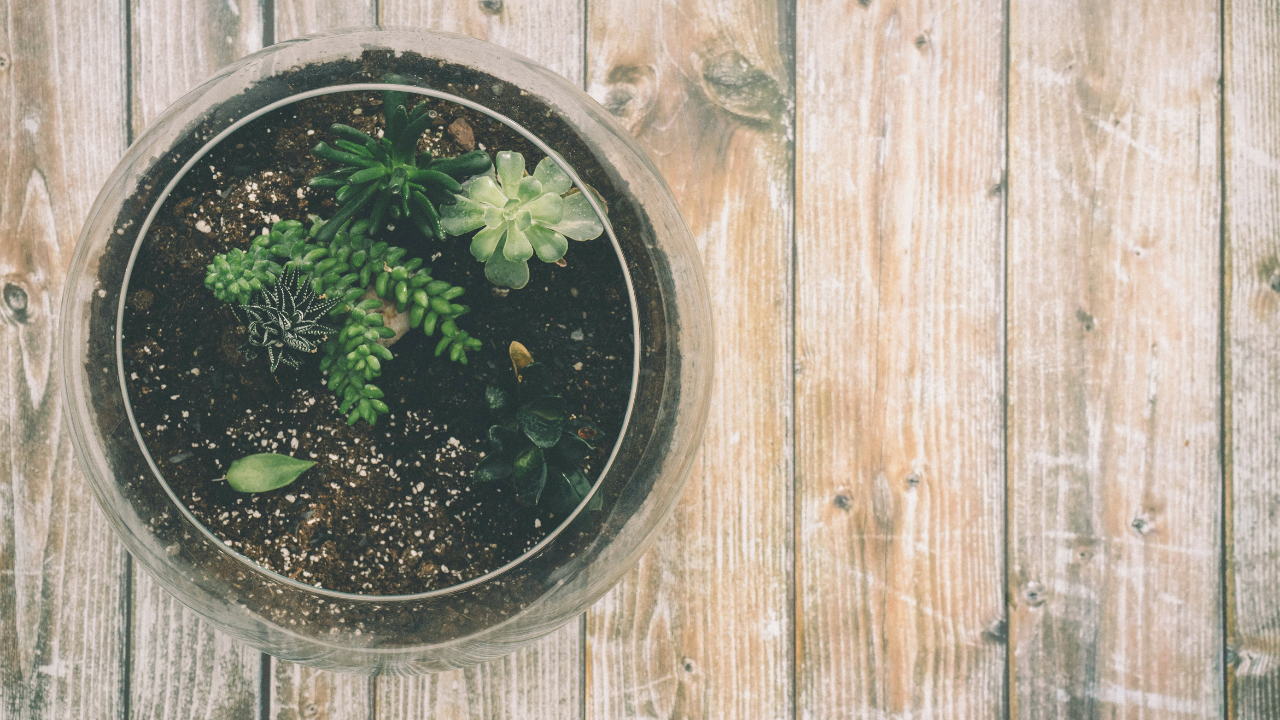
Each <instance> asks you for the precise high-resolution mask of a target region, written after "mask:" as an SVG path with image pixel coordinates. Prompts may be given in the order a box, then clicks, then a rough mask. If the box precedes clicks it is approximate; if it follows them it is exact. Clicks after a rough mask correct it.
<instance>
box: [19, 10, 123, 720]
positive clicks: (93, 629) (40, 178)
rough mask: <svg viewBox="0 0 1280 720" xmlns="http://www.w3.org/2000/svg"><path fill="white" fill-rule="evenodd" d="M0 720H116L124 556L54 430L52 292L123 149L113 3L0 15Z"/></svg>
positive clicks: (117, 13)
mask: <svg viewBox="0 0 1280 720" xmlns="http://www.w3.org/2000/svg"><path fill="white" fill-rule="evenodd" d="M0 27H4V28H5V32H4V34H3V35H0V118H2V119H0V182H2V183H3V184H2V186H0V286H2V289H3V305H2V306H0V718H4V719H5V720H10V719H12V720H17V719H24V720H25V719H30V720H36V719H42V718H96V717H113V716H115V715H117V714H119V713H121V712H123V710H124V707H125V706H124V705H123V703H122V698H121V692H120V687H121V678H122V671H123V668H124V657H123V653H124V651H125V648H126V645H125V643H124V642H123V640H124V636H123V628H124V627H125V624H124V622H125V620H124V617H123V613H122V601H121V596H120V588H121V579H122V577H123V574H124V572H125V555H124V553H123V551H122V550H121V549H120V545H119V544H118V543H117V542H116V541H115V540H114V538H113V536H112V534H111V531H110V529H109V528H108V526H107V522H106V519H105V517H104V516H103V515H102V513H101V511H100V510H99V509H98V508H97V507H96V506H95V504H94V502H93V499H92V495H91V494H90V492H89V490H88V488H87V486H86V485H85V480H84V477H83V476H82V475H81V472H80V468H79V466H78V465H77V464H76V462H75V460H74V459H73V458H72V450H71V443H70V439H69V435H68V432H67V431H66V429H65V428H64V426H63V417H62V410H61V399H60V394H61V383H60V382H59V377H60V371H59V370H58V365H59V362H60V360H59V353H58V341H57V338H58V335H59V327H58V325H59V323H58V313H59V311H60V307H61V300H62V287H63V280H64V277H65V273H66V267H67V264H68V262H69V261H70V259H71V252H72V249H73V247H74V244H75V239H76V236H77V234H78V233H79V231H80V225H81V223H82V222H83V221H84V218H85V214H86V213H87V212H88V209H89V206H90V204H91V203H92V202H93V199H94V197H96V195H97V192H98V188H99V186H100V185H101V184H102V182H103V181H105V180H106V177H107V175H108V173H109V172H110V171H111V169H112V168H113V167H114V165H115V162H116V159H117V158H118V157H119V155H120V153H121V152H123V150H124V146H125V143H126V131H125V116H126V110H125V104H124V96H125V94H124V77H125V76H124V65H125V63H124V55H123V52H124V44H123V42H122V39H123V37H124V27H125V21H124V13H123V12H122V7H121V6H120V5H119V4H118V3H105V4H104V3H98V2H91V1H86V0H54V1H52V2H39V3H32V2H26V1H25V0H16V1H15V0H10V1H9V2H4V3H0Z"/></svg>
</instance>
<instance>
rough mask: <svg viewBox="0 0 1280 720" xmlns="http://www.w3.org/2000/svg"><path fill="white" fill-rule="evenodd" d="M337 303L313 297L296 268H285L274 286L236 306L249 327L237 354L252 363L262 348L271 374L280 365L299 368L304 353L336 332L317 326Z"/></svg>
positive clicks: (314, 349)
mask: <svg viewBox="0 0 1280 720" xmlns="http://www.w3.org/2000/svg"><path fill="white" fill-rule="evenodd" d="M337 303H338V301H337V300H334V299H332V298H328V299H326V298H321V297H319V296H317V295H316V293H315V292H313V291H312V290H311V287H310V286H309V285H307V284H306V283H303V282H301V277H300V275H299V272H298V270H297V268H288V269H286V270H285V271H284V274H283V275H281V276H280V277H279V278H278V279H277V280H276V282H275V285H274V286H272V287H269V288H264V289H263V290H262V291H261V292H255V293H254V294H253V298H252V301H251V302H250V303H248V304H243V305H238V306H236V310H237V313H238V314H240V315H241V316H242V317H243V319H244V320H246V321H247V322H248V326H249V341H248V342H246V343H245V344H244V346H243V347H241V348H240V351H241V352H242V353H244V354H245V355H246V356H247V357H249V358H250V359H252V358H255V357H257V355H258V351H257V350H256V348H264V349H265V350H266V351H267V360H268V361H269V362H270V363H271V372H275V371H276V368H277V367H279V366H280V363H282V362H283V363H284V364H285V365H288V366H290V367H294V368H296V367H299V366H300V365H301V364H302V360H303V358H305V357H306V356H307V354H308V353H313V352H315V351H316V350H317V349H319V346H320V343H321V342H323V341H324V339H325V338H326V337H328V336H329V335H332V334H333V333H335V332H337V331H336V330H334V329H333V328H331V327H329V326H328V325H324V324H322V323H321V322H320V320H321V318H323V317H324V316H325V315H326V314H327V313H329V311H330V310H332V309H333V306H334V305H336V304H337Z"/></svg>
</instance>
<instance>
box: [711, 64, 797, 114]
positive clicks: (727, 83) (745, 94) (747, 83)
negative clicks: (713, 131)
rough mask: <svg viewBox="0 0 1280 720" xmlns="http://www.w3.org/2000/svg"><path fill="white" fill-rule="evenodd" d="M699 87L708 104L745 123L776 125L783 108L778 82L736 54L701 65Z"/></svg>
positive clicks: (783, 103) (784, 104)
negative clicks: (709, 101)
mask: <svg viewBox="0 0 1280 720" xmlns="http://www.w3.org/2000/svg"><path fill="white" fill-rule="evenodd" d="M702 85H703V89H704V90H706V93H707V97H708V99H710V100H711V102H713V103H715V104H716V105H719V106H720V107H722V108H724V109H725V110H728V111H729V112H731V113H733V114H734V115H737V116H739V117H741V118H744V119H747V120H753V121H755V122H760V123H766V124H769V125H773V124H776V123H778V122H779V120H780V118H781V117H782V114H783V111H784V109H785V106H786V103H785V102H784V101H783V94H782V91H781V90H780V89H779V88H778V82H777V81H776V80H774V79H773V78H772V77H771V76H770V75H769V74H768V73H766V72H764V71H763V70H761V69H759V68H757V67H756V66H755V65H752V64H751V61H749V60H747V58H745V57H743V56H742V55H741V54H740V53H738V52H737V51H736V50H729V51H727V52H723V53H720V54H718V55H715V56H714V57H711V58H709V59H707V60H705V61H704V62H703V64H702Z"/></svg>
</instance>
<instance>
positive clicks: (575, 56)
mask: <svg viewBox="0 0 1280 720" xmlns="http://www.w3.org/2000/svg"><path fill="white" fill-rule="evenodd" d="M584 3H585V0H380V2H379V4H378V14H379V18H378V21H379V22H380V23H381V24H382V25H387V26H390V27H405V28H420V29H426V30H443V31H446V32H454V33H459V34H462V35H470V36H471V37H474V38H479V39H481V40H487V41H489V42H491V43H494V44H495V45H501V46H502V47H504V48H507V49H508V50H513V51H515V52H518V53H520V54H521V55H524V56H525V57H528V58H531V59H532V60H533V61H534V62H537V63H539V64H541V65H543V66H545V67H547V68H549V69H551V70H554V71H555V72H557V73H559V74H560V75H561V76H562V77H565V78H567V79H568V80H569V81H570V82H572V83H574V84H576V85H578V86H579V87H581V86H582V78H583V72H584V69H583V65H582V62H583V56H582V48H583V42H584V39H583V34H582V32H583V31H582V28H583V23H582V19H583V13H584V12H585V10H584Z"/></svg>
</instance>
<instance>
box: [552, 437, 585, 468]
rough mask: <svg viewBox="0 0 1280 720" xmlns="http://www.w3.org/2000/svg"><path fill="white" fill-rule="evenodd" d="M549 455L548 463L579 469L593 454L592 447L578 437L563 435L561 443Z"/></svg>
mask: <svg viewBox="0 0 1280 720" xmlns="http://www.w3.org/2000/svg"><path fill="white" fill-rule="evenodd" d="M547 454H548V455H549V457H548V458H547V462H549V463H551V464H552V465H558V466H559V467H562V468H577V467H578V465H579V464H580V463H581V462H582V461H583V460H585V459H587V455H590V454H591V445H589V444H588V443H587V441H585V440H583V439H582V438H580V437H578V436H577V435H571V434H569V433H562V434H561V435H560V442H558V443H556V444H555V446H554V447H552V448H551V450H549V451H548V452H547Z"/></svg>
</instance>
